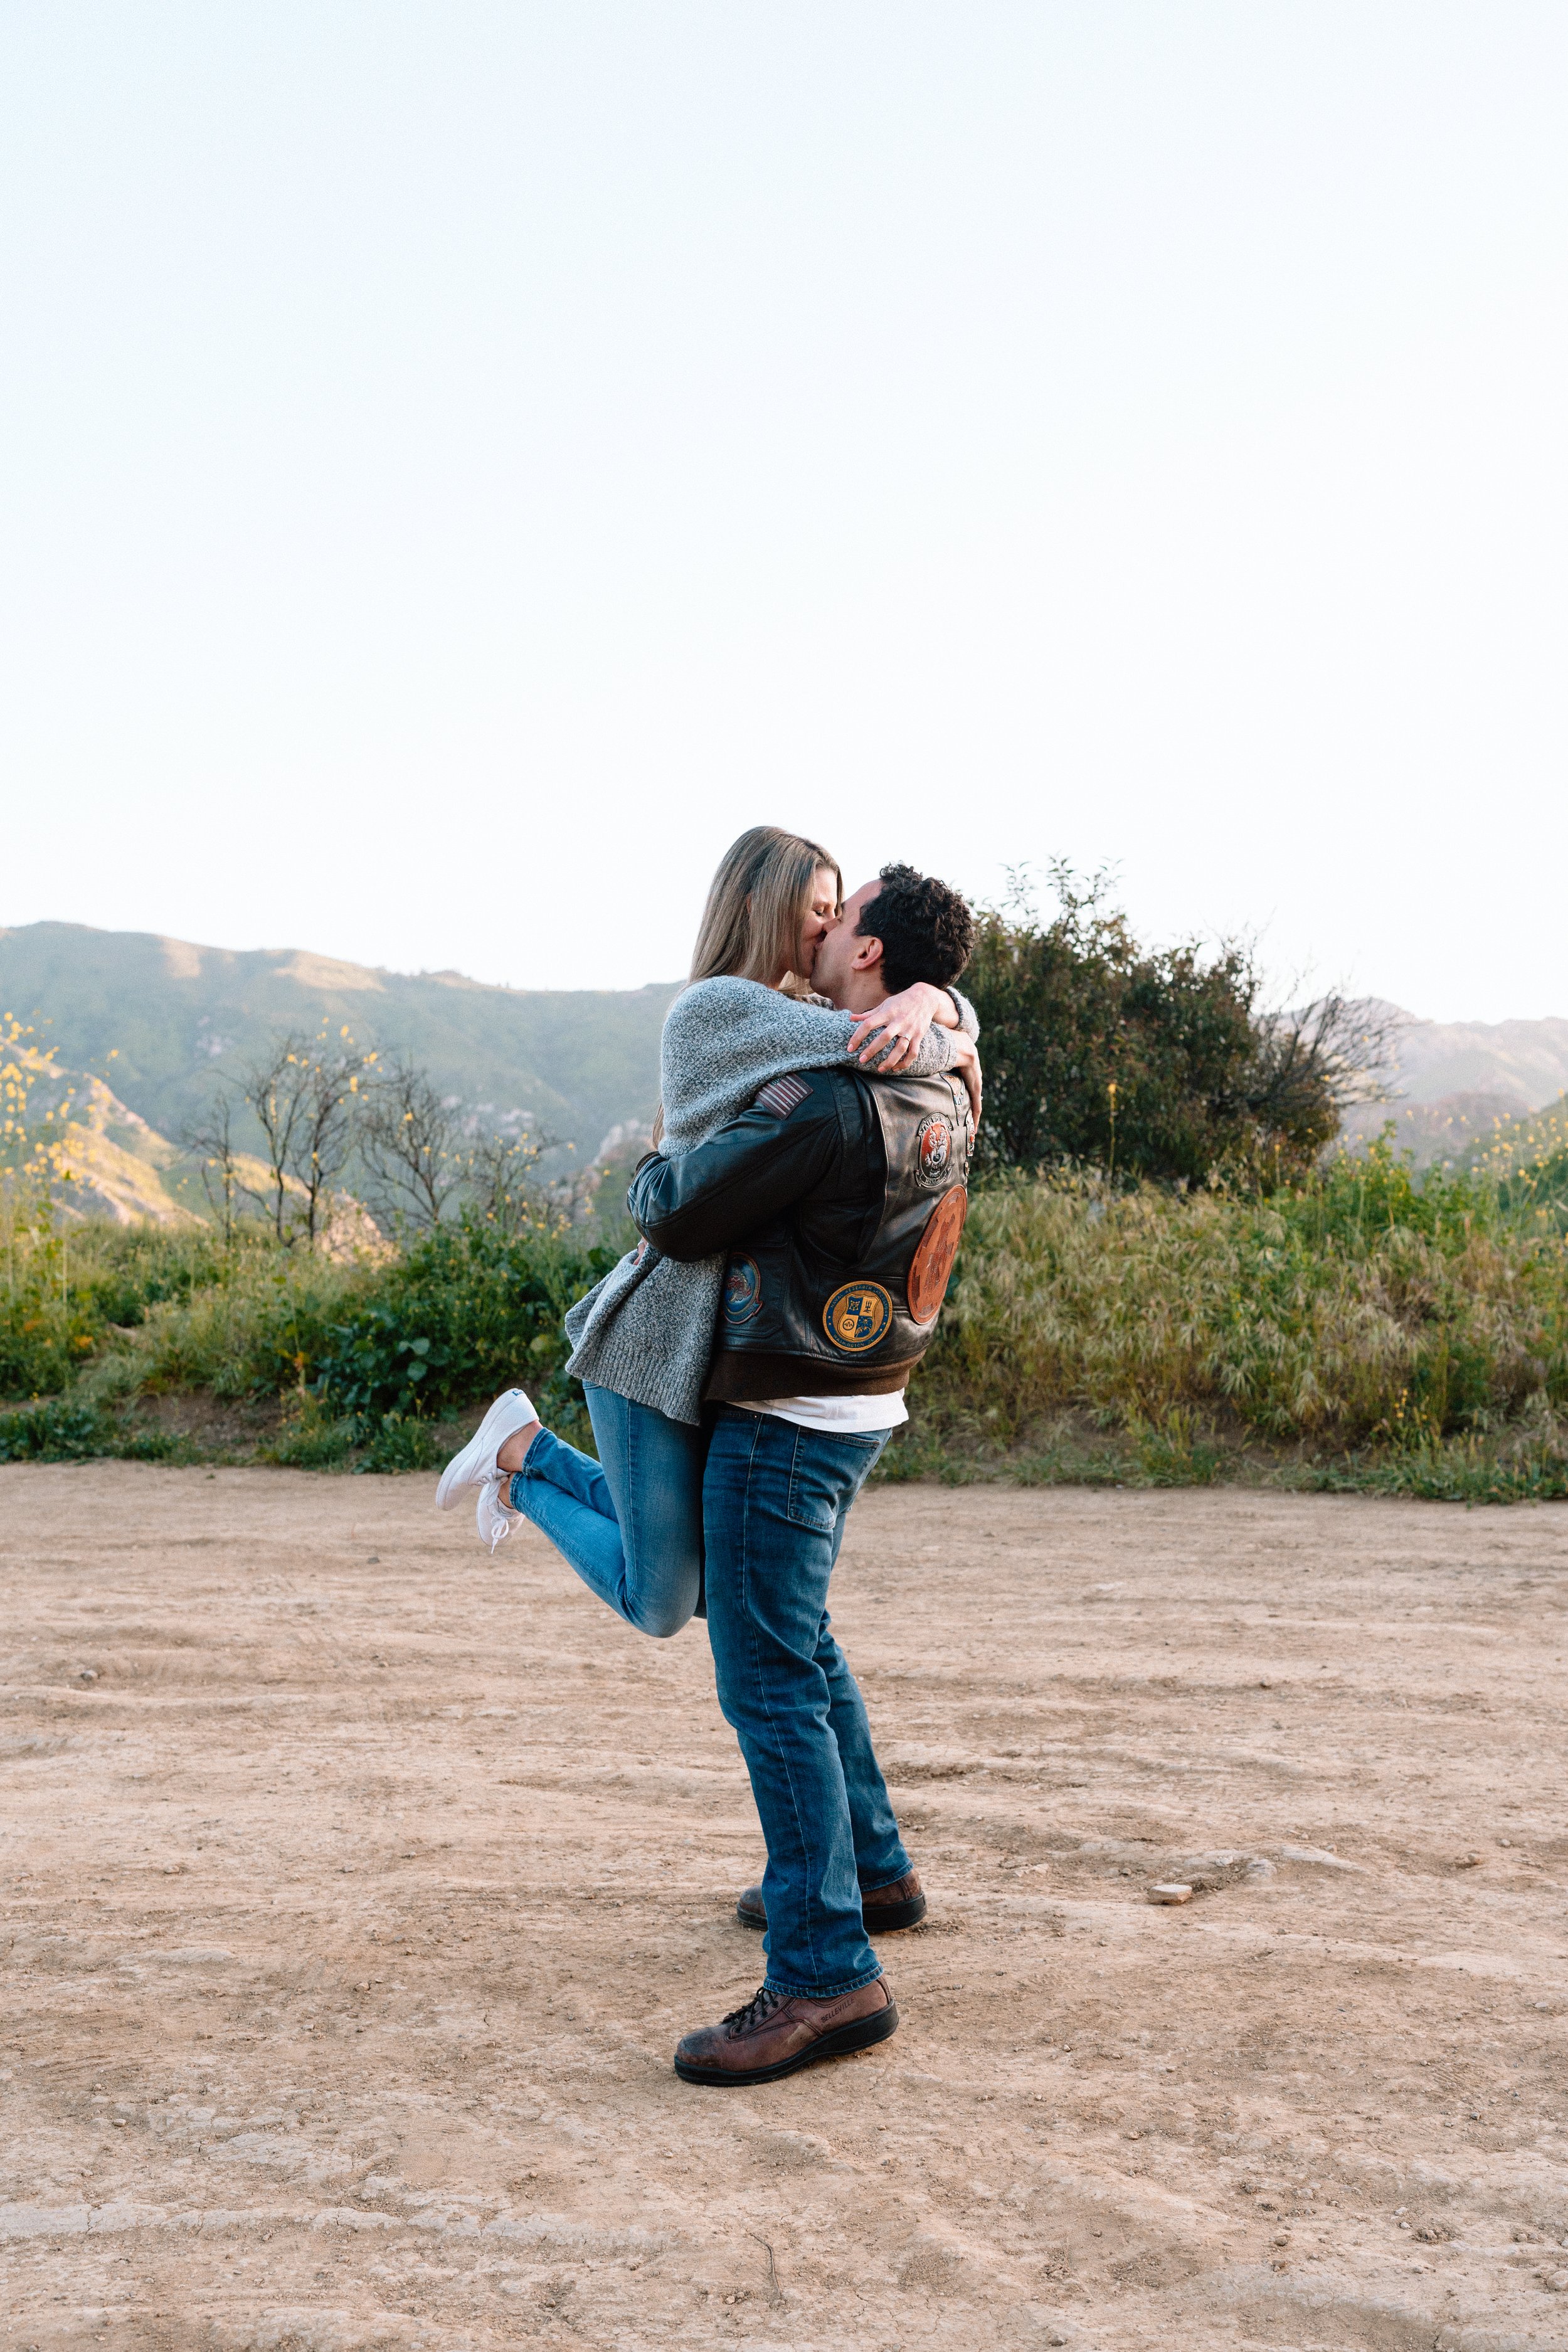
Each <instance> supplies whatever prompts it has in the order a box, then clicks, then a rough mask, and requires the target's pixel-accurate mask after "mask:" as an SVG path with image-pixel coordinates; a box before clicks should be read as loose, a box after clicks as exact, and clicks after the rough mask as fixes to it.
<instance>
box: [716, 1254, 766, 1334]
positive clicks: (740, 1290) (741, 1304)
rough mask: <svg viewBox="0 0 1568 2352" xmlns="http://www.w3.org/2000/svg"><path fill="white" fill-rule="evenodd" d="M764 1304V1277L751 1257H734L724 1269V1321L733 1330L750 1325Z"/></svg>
mask: <svg viewBox="0 0 1568 2352" xmlns="http://www.w3.org/2000/svg"><path fill="white" fill-rule="evenodd" d="M762 1303H763V1277H762V1276H761V1275H760V1274H759V1273H758V1271H757V1268H756V1265H755V1262H754V1261H753V1260H752V1259H751V1258H749V1257H732V1258H731V1260H730V1263H729V1265H727V1266H726V1267H725V1269H724V1320H725V1322H726V1323H728V1324H729V1325H730V1327H731V1329H733V1328H734V1327H735V1326H736V1324H738V1323H749V1322H750V1321H751V1319H752V1316H753V1315H755V1313H756V1312H757V1309H758V1308H759V1307H761V1305H762Z"/></svg>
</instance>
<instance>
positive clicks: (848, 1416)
mask: <svg viewBox="0 0 1568 2352" xmlns="http://www.w3.org/2000/svg"><path fill="white" fill-rule="evenodd" d="M734 1402H735V1403H736V1404H738V1405H739V1407H740V1410H741V1411H742V1412H766V1413H771V1414H772V1416H773V1419H774V1421H793V1422H794V1423H795V1426H796V1427H797V1428H799V1429H825V1430H826V1431H827V1432H828V1433H829V1434H830V1435H831V1433H833V1431H834V1430H836V1429H838V1430H844V1431H846V1432H848V1433H853V1434H854V1435H855V1436H857V1437H858V1436H860V1435H861V1434H862V1433H864V1432H866V1431H868V1430H875V1429H897V1428H898V1427H899V1425H900V1423H901V1422H906V1421H908V1419H909V1417H910V1412H909V1407H908V1406H907V1405H906V1404H905V1402H904V1394H903V1391H902V1390H901V1389H898V1390H895V1391H893V1392H892V1393H891V1394H890V1395H888V1396H798V1397H769V1398H768V1399H767V1400H766V1402H763V1403H760V1404H758V1403H753V1402H751V1400H750V1399H745V1400H742V1399H741V1398H739V1397H737V1398H736V1399H735V1400H734Z"/></svg>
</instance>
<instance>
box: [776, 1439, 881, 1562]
mask: <svg viewBox="0 0 1568 2352" xmlns="http://www.w3.org/2000/svg"><path fill="white" fill-rule="evenodd" d="M887 1442H888V1432H887V1431H886V1430H885V1429H870V1430H867V1431H866V1432H865V1433H864V1434H860V1435H856V1434H852V1433H849V1432H847V1431H846V1432H843V1433H835V1434H834V1435H833V1436H831V1437H830V1436H829V1435H828V1434H827V1433H826V1431H825V1430H820V1429H803V1430H801V1431H800V1432H799V1433H798V1434H797V1435H796V1438H795V1459H794V1461H793V1462H792V1463H791V1465H790V1474H789V1500H788V1502H787V1504H786V1505H785V1507H784V1517H786V1518H787V1519H789V1520H791V1521H793V1523H794V1524H795V1526H796V1527H797V1528H811V1529H812V1530H813V1532H814V1533H815V1534H816V1535H823V1536H830V1535H831V1534H832V1533H833V1530H834V1528H836V1527H837V1524H838V1518H839V1514H840V1513H841V1512H842V1511H844V1510H847V1508H848V1506H849V1505H850V1504H851V1503H852V1502H853V1501H854V1500H855V1497H856V1496H857V1495H858V1493H859V1491H860V1488H861V1486H863V1485H864V1483H865V1480H866V1476H867V1474H868V1471H869V1470H870V1467H871V1465H872V1464H873V1463H874V1462H875V1461H876V1459H877V1456H878V1454H880V1452H881V1450H882V1448H883V1446H884V1445H885V1444H887Z"/></svg>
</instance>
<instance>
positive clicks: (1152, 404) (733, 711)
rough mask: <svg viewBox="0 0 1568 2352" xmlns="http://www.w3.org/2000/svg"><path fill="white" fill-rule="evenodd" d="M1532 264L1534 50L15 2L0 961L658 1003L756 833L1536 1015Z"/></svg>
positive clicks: (0, 564)
mask: <svg viewBox="0 0 1568 2352" xmlns="http://www.w3.org/2000/svg"><path fill="white" fill-rule="evenodd" d="M1565 263H1568V10H1564V9H1563V6H1562V5H1561V0H1547V5H1533V0H1470V5H1448V0H1412V4H1411V5H1404V4H1403V0H1349V5H1339V0H1269V4H1268V5H1265V6H1259V5H1258V0H1237V5H1215V0H1183V5H1175V0H1158V5H1145V0H1026V5H1011V0H968V4H967V5H955V0H949V5H942V6H933V5H925V0H896V5H881V4H880V0H833V5H813V0H790V5H788V6H784V5H771V6H770V5H761V0H748V5H743V6H736V5H734V0H712V5H689V0H640V4H639V5H630V0H628V4H627V5H600V0H570V5H562V0H553V5H548V6H546V5H533V0H500V5H492V4H491V0H417V5H416V4H415V0H374V5H360V4H359V0H308V5H291V0H260V5H253V6H248V7H239V6H232V5H231V6H226V7H214V6H213V5H211V0H197V5H165V0H133V4H132V0H126V5H102V0H79V5H72V6H71V7H69V8H62V7H60V6H58V5H55V0H7V5H5V8H4V10H3V12H0V322H3V323H0V447H3V450H4V457H3V458H0V659H3V665H4V675H3V678H0V795H3V806H0V923H5V924H17V923H26V922H30V921H36V920H38V919H46V918H48V919H65V920H72V921H78V922H85V923H91V924H96V925H100V926H103V927H106V928H110V929H141V930H153V931H161V932H165V933H169V934H172V935H174V936H175V937H179V938H184V939H194V940H200V941H204V942H212V943H216V944H221V945H224V946H229V947H260V946H268V947H279V946H307V947H310V948H312V949H315V950H319V951H321V952H322V953H326V954H330V955H336V956H342V957H345V958H349V959H352V960H354V961H362V962H367V963H373V964H384V965H388V966H391V967H393V968H395V969H397V970H405V971H411V970H420V969H427V970H439V969H443V968H455V969H457V970H459V971H466V972H468V973H471V974H473V975H474V976H475V977H477V978H479V979H481V980H486V981H497V982H507V983H510V984H511V985H513V986H517V987H624V986H631V985H636V984H638V983H640V982H645V981H651V980H666V979H670V978H673V977H675V976H676V975H677V974H679V972H680V971H682V970H683V969H684V967H685V965H686V962H687V960H688V957H689V950H690V943H691V940H692V937H693V934H694V931H695V928H696V923H697V918H698V914H699V912H700V905H701V901H702V898H703V895H704V891H705V888H706V886H707V882H708V879H709V877H710V873H711V870H712V867H713V866H714V864H715V863H716V861H717V859H718V857H719V856H720V854H721V851H722V850H723V848H724V847H725V845H727V844H728V842H729V841H730V840H731V838H732V837H733V836H734V835H735V834H737V833H738V832H740V831H741V830H742V827H744V826H746V825H748V824H756V823H762V822H768V823H773V824H785V825H789V826H792V827H795V828H796V829H798V830H800V831H802V832H805V833H806V834H808V835H812V836H813V837H814V838H817V839H820V840H822V841H824V842H825V843H826V845H828V847H829V848H830V849H832V850H833V851H834V852H835V853H836V854H837V856H838V857H839V858H840V860H841V861H842V863H843V865H844V866H845V868H846V871H847V881H848V883H849V885H850V886H851V887H853V885H854V884H855V883H856V882H858V881H859V880H862V879H864V878H865V877H866V876H867V875H868V874H869V873H871V872H873V871H874V870H875V869H876V868H877V867H878V866H880V865H881V864H882V863H884V862H885V861H886V860H887V859H889V858H891V857H905V858H908V859H910V861H912V862H913V863H915V864H916V865H919V866H922V867H924V868H926V869H928V870H931V871H934V872H937V873H939V874H942V875H943V876H944V877H947V878H948V879H950V880H952V881H954V882H956V883H958V884H960V885H961V886H962V887H964V888H965V889H967V890H969V891H970V892H972V893H973V895H975V896H976V897H977V898H982V899H986V900H992V901H994V900H996V899H998V898H1002V897H1003V896H1004V895H1005V893H1006V891H1007V890H1008V889H1009V887H1011V886H1012V882H1014V881H1016V879H1017V878H1018V876H1019V870H1020V869H1022V877H1023V881H1024V885H1025V887H1034V888H1035V889H1036V890H1037V893H1038V895H1039V898H1040V900H1041V903H1043V904H1047V905H1048V902H1049V892H1048V885H1047V876H1048V871H1049V868H1050V866H1051V865H1052V863H1053V861H1055V860H1058V859H1066V860H1067V861H1068V862H1069V863H1070V864H1071V865H1072V866H1074V867H1076V868H1077V869H1078V870H1079V872H1080V873H1088V872H1091V871H1094V870H1096V869H1098V868H1100V867H1102V866H1104V867H1108V868H1110V869H1111V871H1112V873H1113V875H1114V877H1115V889H1116V893H1117V895H1118V896H1119V897H1120V898H1121V902H1122V903H1123V904H1124V905H1125V907H1126V908H1127V909H1128V911H1129V913H1130V915H1131V918H1132V919H1133V921H1134V923H1135V925H1136V926H1137V927H1138V929H1140V930H1141V932H1142V933H1143V934H1145V935H1146V936H1148V937H1149V938H1150V939H1152V940H1160V941H1170V940H1177V939H1183V938H1187V937H1190V936H1194V935H1197V936H1200V937H1202V938H1205V939H1207V940H1217V939H1220V938H1224V937H1231V936H1235V935H1242V936H1245V937H1247V938H1249V939H1251V940H1254V941H1255V942H1256V945H1257V949H1258V954H1259V956H1260V959H1261V961H1262V962H1263V963H1264V965H1265V967H1266V969H1267V970H1268V973H1269V974H1270V979H1271V983H1272V985H1273V987H1274V990H1275V992H1276V993H1277V994H1278V995H1279V997H1280V998H1281V999H1282V1000H1285V1001H1294V1000H1295V999H1296V998H1297V997H1299V995H1300V993H1301V992H1302V991H1303V990H1304V989H1307V988H1309V987H1310V988H1316V987H1320V986H1330V985H1342V986H1346V987H1349V988H1352V989H1354V990H1357V991H1366V992H1373V993H1376V994H1379V995H1384V996H1387V997H1390V998H1392V999H1394V1001H1395V1002H1397V1003H1402V1004H1405V1005H1406V1006H1408V1007H1410V1008H1411V1009H1413V1010H1415V1011H1416V1012H1417V1013H1421V1014H1423V1015H1425V1016H1426V1017H1428V1018H1433V1019H1459V1018H1474V1019H1485V1020H1499V1019H1502V1018H1505V1017H1508V1016H1510V1015H1518V1016H1526V1017H1532V1016H1541V1015H1543V1014H1549V1013H1556V1014H1568V945H1565V942H1568V925H1565V924H1564V921H1563V914H1562V908H1563V871H1564V865H1565V858H1568V789H1565V784H1568V776H1565V770H1568V757H1565V755H1568V706H1565V698H1564V669H1565V663H1564V650H1565V641H1568V626H1565V625H1568V433H1565V431H1564V426H1563V420H1564V418H1565V417H1568V268H1565ZM1031 877H1032V880H1031Z"/></svg>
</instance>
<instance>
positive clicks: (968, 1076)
mask: <svg viewBox="0 0 1568 2352" xmlns="http://www.w3.org/2000/svg"><path fill="white" fill-rule="evenodd" d="M952 1073H953V1076H955V1077H960V1078H962V1079H963V1084H964V1089H965V1091H966V1093H967V1094H968V1096H969V1108H970V1112H971V1115H972V1116H973V1120H974V1124H975V1127H976V1129H978V1128H979V1125H980V1098H981V1096H982V1094H983V1092H984V1085H985V1077H984V1071H983V1070H982V1069H981V1067H980V1055H979V1053H978V1051H977V1050H976V1047H975V1044H974V1040H973V1037H966V1036H965V1035H964V1034H963V1031H962V1030H960V1031H959V1034H958V1035H957V1036H956V1037H955V1038H954V1039H953V1041H952Z"/></svg>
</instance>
